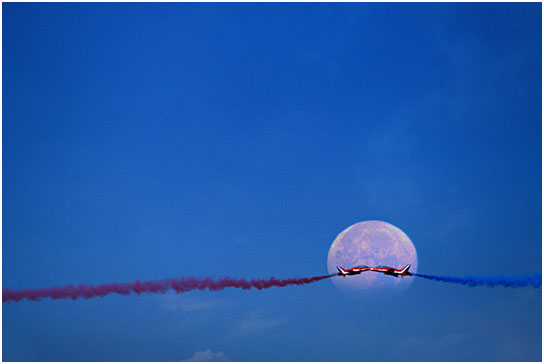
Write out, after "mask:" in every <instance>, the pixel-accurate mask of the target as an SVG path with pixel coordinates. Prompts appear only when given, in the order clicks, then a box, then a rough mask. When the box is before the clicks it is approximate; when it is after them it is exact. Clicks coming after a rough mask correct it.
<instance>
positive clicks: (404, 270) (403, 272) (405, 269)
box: [400, 264, 411, 275]
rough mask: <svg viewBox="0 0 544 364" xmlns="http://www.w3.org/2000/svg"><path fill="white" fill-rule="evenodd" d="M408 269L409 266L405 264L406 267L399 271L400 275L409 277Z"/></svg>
mask: <svg viewBox="0 0 544 364" xmlns="http://www.w3.org/2000/svg"><path fill="white" fill-rule="evenodd" d="M409 269H410V264H406V266H405V267H404V268H402V269H401V270H400V274H403V275H404V274H405V275H411V274H410V272H408V270H409Z"/></svg>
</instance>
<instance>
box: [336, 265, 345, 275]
mask: <svg viewBox="0 0 544 364" xmlns="http://www.w3.org/2000/svg"><path fill="white" fill-rule="evenodd" d="M336 269H338V275H342V276H345V275H346V270H345V269H344V268H342V267H341V266H339V265H337V266H336Z"/></svg>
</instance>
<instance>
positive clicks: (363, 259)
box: [327, 221, 417, 293]
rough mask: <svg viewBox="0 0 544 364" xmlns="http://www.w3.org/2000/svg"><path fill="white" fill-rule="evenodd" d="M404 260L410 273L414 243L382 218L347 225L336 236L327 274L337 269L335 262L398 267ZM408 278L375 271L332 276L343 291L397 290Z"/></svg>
mask: <svg viewBox="0 0 544 364" xmlns="http://www.w3.org/2000/svg"><path fill="white" fill-rule="evenodd" d="M406 264H411V267H410V272H411V273H416V272H417V253H416V248H415V247H414V244H413V243H412V241H411V240H410V238H409V237H408V236H407V235H406V234H405V233H404V232H403V231H402V230H400V229H399V228H397V227H395V226H393V225H391V224H389V223H387V222H384V221H364V222H359V223H356V224H354V225H351V226H350V227H348V228H347V229H345V230H344V231H342V232H341V233H340V234H339V235H338V236H337V237H336V239H335V240H334V242H333V243H332V245H331V247H330V249H329V255H328V258H327V269H328V271H329V274H332V273H337V272H338V271H337V270H336V266H337V265H339V266H342V267H344V268H352V267H354V266H357V265H368V266H377V265H387V266H390V267H393V268H399V269H400V268H402V267H404V266H405V265H406ZM412 281H413V277H402V278H401V277H399V278H395V277H392V276H386V275H384V274H382V273H377V272H363V273H361V274H358V275H354V276H348V277H333V278H332V282H333V283H334V285H335V286H336V287H338V289H339V290H340V291H343V292H345V293H362V292H365V293H368V292H370V291H372V292H376V291H377V290H379V291H381V292H385V291H398V290H403V289H406V288H407V287H408V286H409V285H410V284H411V283H412Z"/></svg>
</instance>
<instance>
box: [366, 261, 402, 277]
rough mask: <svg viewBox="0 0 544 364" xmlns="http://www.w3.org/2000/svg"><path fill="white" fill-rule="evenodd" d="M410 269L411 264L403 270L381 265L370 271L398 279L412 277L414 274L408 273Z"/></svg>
mask: <svg viewBox="0 0 544 364" xmlns="http://www.w3.org/2000/svg"><path fill="white" fill-rule="evenodd" d="M409 269H410V264H407V265H405V266H404V268H402V269H395V268H391V267H387V266H385V265H379V266H377V267H375V268H370V270H371V271H373V272H379V273H383V274H385V275H388V276H393V277H397V278H398V277H404V276H411V275H412V273H410V272H408V270H409Z"/></svg>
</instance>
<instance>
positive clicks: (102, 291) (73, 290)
mask: <svg viewBox="0 0 544 364" xmlns="http://www.w3.org/2000/svg"><path fill="white" fill-rule="evenodd" d="M335 275H336V274H330V275H327V276H318V277H310V278H290V279H281V280H280V279H276V278H273V277H272V278H270V279H259V280H250V281H247V280H245V279H233V278H228V277H227V278H222V279H218V280H214V279H212V278H195V277H182V278H169V279H162V280H158V281H145V282H140V281H136V282H132V283H109V284H101V285H98V286H93V285H87V284H81V285H79V286H73V285H69V286H65V287H53V288H36V289H19V290H13V289H9V288H5V289H3V290H2V302H9V301H20V300H22V299H27V300H31V301H39V300H41V299H42V298H47V297H49V298H51V299H54V300H55V299H60V298H71V299H73V300H77V299H78V298H86V299H88V298H93V297H104V296H106V295H108V294H110V293H117V294H122V295H128V294H130V293H137V294H140V293H144V292H150V293H165V292H166V291H168V290H170V289H173V290H174V291H176V292H177V293H183V292H187V291H192V290H194V289H199V290H204V289H206V288H207V289H209V290H210V291H220V290H222V289H224V288H227V287H234V288H242V289H251V288H257V289H259V290H260V289H266V288H271V287H285V286H290V285H303V284H309V283H313V282H317V281H320V280H322V279H326V278H330V277H332V276H335Z"/></svg>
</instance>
